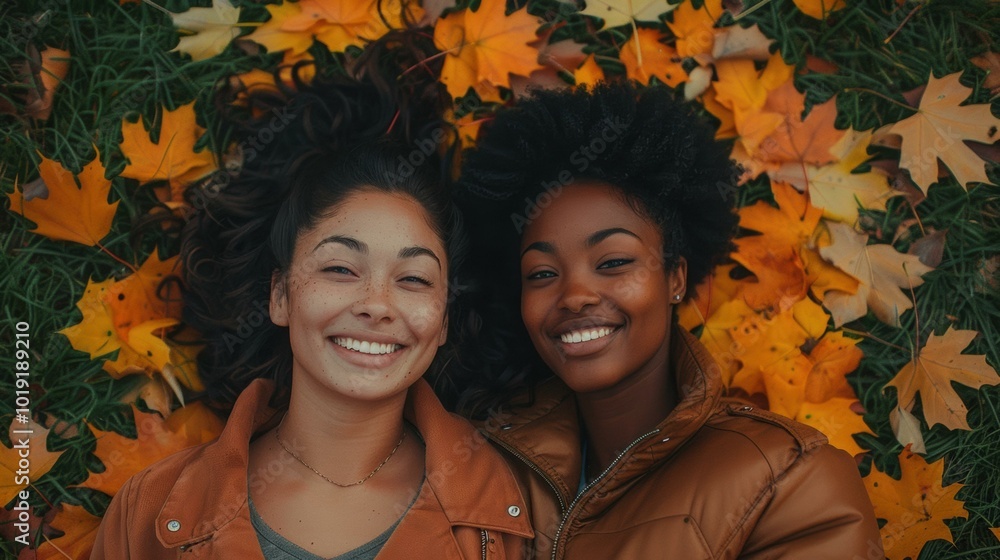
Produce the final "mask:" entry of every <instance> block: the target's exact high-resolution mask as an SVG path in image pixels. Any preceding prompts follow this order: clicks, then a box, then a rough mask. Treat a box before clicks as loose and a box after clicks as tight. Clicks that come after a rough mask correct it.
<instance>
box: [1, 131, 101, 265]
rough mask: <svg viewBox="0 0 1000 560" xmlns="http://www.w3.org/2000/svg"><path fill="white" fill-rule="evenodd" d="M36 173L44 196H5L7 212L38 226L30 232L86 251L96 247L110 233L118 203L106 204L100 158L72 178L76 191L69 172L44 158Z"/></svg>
mask: <svg viewBox="0 0 1000 560" xmlns="http://www.w3.org/2000/svg"><path fill="white" fill-rule="evenodd" d="M94 150H95V151H96V150H97V147H96V146H95V147H94ZM38 173H39V175H40V176H41V179H42V182H44V183H45V187H46V189H47V191H48V195H47V196H46V197H44V198H42V197H35V198H32V199H31V200H25V197H24V195H23V194H22V193H18V192H16V191H15V192H12V193H10V194H9V195H7V196H8V198H9V199H10V209H11V211H13V212H16V213H18V214H20V215H22V216H24V217H25V218H27V219H29V220H31V221H32V222H35V223H36V224H38V227H36V228H35V229H33V230H31V231H33V232H34V233H37V234H39V235H44V236H46V237H48V238H50V239H56V240H61V241H72V242H74V243H80V244H83V245H87V246H90V247H92V246H94V245H99V244H100V241H101V239H103V238H104V236H105V235H107V234H108V232H109V231H111V224H112V222H113V221H114V217H115V210H116V209H117V208H118V202H113V203H111V204H108V193H109V192H110V191H111V181H109V180H107V179H105V178H104V166H103V165H101V154H100V153H97V155H96V156H95V157H94V159H93V161H91V162H90V163H88V164H87V165H86V166H84V168H83V170H82V171H81V172H80V174H79V175H78V176H77V177H76V179H77V180H79V182H80V187H79V188H78V187H77V184H76V181H75V180H74V178H73V174H72V173H71V172H69V171H67V170H66V169H65V168H63V167H62V166H61V165H59V164H58V163H56V162H54V161H52V160H50V159H49V158H47V157H45V156H42V163H40V164H39V165H38Z"/></svg>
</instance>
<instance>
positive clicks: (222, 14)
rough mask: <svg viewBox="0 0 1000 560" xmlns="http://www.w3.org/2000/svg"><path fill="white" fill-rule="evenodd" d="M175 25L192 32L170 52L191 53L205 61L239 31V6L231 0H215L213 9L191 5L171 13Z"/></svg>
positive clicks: (193, 56) (222, 47) (223, 47)
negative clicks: (183, 10)
mask: <svg viewBox="0 0 1000 560" xmlns="http://www.w3.org/2000/svg"><path fill="white" fill-rule="evenodd" d="M170 19H172V20H173V22H174V27H176V28H177V29H179V30H181V31H186V32H188V33H190V34H191V35H189V36H186V37H181V39H180V41H179V42H178V43H177V46H176V47H174V48H173V50H171V51H170V52H181V53H184V54H187V55H190V56H191V58H192V59H194V60H206V59H209V58H212V57H213V56H215V55H217V54H219V53H221V52H222V51H224V50H225V49H226V46H228V45H229V43H230V42H231V41H232V40H233V39H235V38H236V37H237V36H239V34H240V29H239V27H237V24H238V23H239V21H240V9H239V8H234V7H233V5H232V4H230V3H229V0H212V7H211V8H191V9H189V10H188V11H186V12H183V13H180V14H174V13H171V14H170Z"/></svg>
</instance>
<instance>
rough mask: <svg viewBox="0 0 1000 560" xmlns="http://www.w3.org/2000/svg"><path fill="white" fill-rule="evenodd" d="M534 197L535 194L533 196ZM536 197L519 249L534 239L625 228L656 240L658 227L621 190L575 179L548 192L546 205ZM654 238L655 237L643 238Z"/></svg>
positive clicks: (568, 238) (577, 236)
mask: <svg viewBox="0 0 1000 560" xmlns="http://www.w3.org/2000/svg"><path fill="white" fill-rule="evenodd" d="M536 198H537V197H536ZM545 202H546V201H545V200H543V199H541V198H538V203H537V205H538V207H539V209H538V210H537V211H536V214H537V217H536V218H534V219H532V220H531V222H530V223H529V224H528V225H527V226H526V227H525V229H524V235H523V236H522V238H521V245H522V248H523V247H524V246H526V245H528V244H530V243H533V242H535V241H549V242H554V243H556V244H559V242H560V241H563V242H572V241H574V240H580V239H585V238H586V237H587V236H588V235H590V234H591V233H593V232H595V231H599V230H603V229H608V228H615V227H620V228H625V229H628V230H629V231H632V232H634V233H636V234H638V235H639V236H640V237H641V238H643V240H644V241H649V242H654V241H658V236H659V229H658V228H657V227H656V225H655V224H654V223H652V222H651V221H650V220H649V219H648V218H646V217H644V216H642V215H640V214H638V213H637V212H636V211H635V209H634V208H633V207H632V205H631V204H629V202H628V200H627V199H626V198H625V194H624V193H623V192H622V190H621V189H619V188H617V187H615V186H613V185H609V184H607V183H602V182H599V181H589V180H583V181H576V182H573V183H570V184H568V185H566V186H564V187H563V188H562V189H561V190H560V191H558V192H557V193H554V194H553V193H549V194H548V200H547V202H548V204H547V205H545V207H544V208H543V207H542V204H544V203H545ZM647 237H656V238H657V239H652V238H650V239H647Z"/></svg>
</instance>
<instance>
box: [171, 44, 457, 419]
mask: <svg viewBox="0 0 1000 560" xmlns="http://www.w3.org/2000/svg"><path fill="white" fill-rule="evenodd" d="M434 52H436V51H435V50H434V47H433V43H432V42H431V41H430V39H429V38H428V37H425V36H423V35H421V34H419V33H416V32H410V31H395V32H391V33H389V34H388V35H386V36H384V37H383V38H381V39H380V40H379V41H377V42H375V43H372V44H371V45H369V46H368V47H366V49H365V51H364V53H363V54H362V55H361V56H360V57H359V58H358V59H356V60H354V61H349V64H348V66H347V71H346V72H345V71H344V70H343V69H341V70H340V71H331V72H327V71H325V69H320V68H317V69H316V77H315V78H314V79H313V80H312V81H311V82H308V83H307V82H306V80H304V79H302V78H301V75H302V71H303V70H304V67H303V66H297V67H296V68H294V69H293V79H294V82H295V87H294V88H279V89H278V90H273V89H264V90H260V91H249V92H236V91H234V90H232V89H231V88H222V89H221V90H220V92H219V94H218V98H219V99H220V100H221V101H220V105H221V106H222V107H223V108H225V113H224V114H225V116H226V118H225V120H224V121H223V126H224V127H225V126H228V127H229V128H230V132H231V134H230V136H233V137H235V138H236V139H237V140H238V141H239V145H240V146H241V148H242V149H243V159H244V162H243V166H242V168H241V169H240V170H238V172H235V173H233V174H229V173H225V172H220V173H219V174H217V175H218V177H217V180H216V181H215V182H213V183H209V184H208V185H203V186H202V187H201V188H198V189H195V190H192V191H190V192H189V198H191V199H192V205H193V206H194V207H195V208H196V209H197V210H198V211H197V212H196V214H195V216H194V217H193V218H192V219H191V220H190V221H189V223H188V224H187V226H186V228H185V230H184V235H183V239H182V248H181V255H182V259H183V264H184V271H185V286H186V290H185V298H184V301H185V307H184V312H185V315H184V321H185V323H186V324H188V325H190V326H192V327H194V328H195V329H197V330H198V331H199V332H200V333H201V335H202V337H203V339H204V343H205V348H204V350H202V351H201V353H200V354H199V356H198V367H199V373H200V376H201V378H202V380H203V382H204V384H205V387H206V396H207V397H208V398H209V399H210V400H211V401H214V402H216V403H219V404H222V405H225V404H227V403H232V402H233V401H234V400H235V399H236V397H237V396H238V395H239V393H240V392H241V391H242V390H243V389H244V388H246V386H247V385H248V384H249V383H250V382H251V381H253V380H254V379H257V378H261V377H264V378H270V379H273V380H275V381H276V383H277V385H278V387H279V388H281V389H285V388H287V387H288V386H289V385H290V382H291V364H292V353H291V347H290V344H289V339H288V332H287V329H286V328H282V327H277V326H275V325H274V324H273V323H271V321H270V319H269V318H268V316H267V311H268V302H269V299H270V284H271V278H272V274H273V273H274V272H275V271H278V272H283V271H285V270H286V269H287V268H288V266H289V264H290V261H291V255H292V252H293V250H294V244H295V239H296V238H297V236H298V235H299V234H300V232H303V231H305V230H307V229H309V228H310V227H312V226H313V225H315V224H316V223H317V222H318V221H319V220H321V219H322V218H323V217H325V216H327V215H329V213H330V212H331V211H333V209H335V208H336V206H337V205H338V204H340V203H341V202H343V200H344V199H345V198H346V197H347V196H349V195H350V194H352V193H354V192H357V191H358V190H362V189H373V190H377V191H381V192H389V193H402V194H405V195H407V196H410V197H412V198H413V199H414V200H416V201H417V202H418V203H420V204H421V206H422V207H423V208H424V210H425V211H426V212H427V215H428V217H429V219H430V222H431V223H432V224H433V225H434V227H435V230H436V233H437V234H438V235H439V236H440V238H441V240H442V242H443V244H444V245H445V248H446V251H447V255H448V258H449V273H450V274H449V276H450V277H449V286H453V285H460V282H459V281H457V280H456V276H457V275H458V274H459V271H460V270H461V266H460V264H461V260H462V255H463V253H464V252H465V247H464V245H465V236H464V234H463V233H462V220H461V218H460V214H459V213H458V211H457V209H456V208H455V206H454V204H453V203H452V201H451V199H450V196H449V193H448V190H447V188H446V184H445V181H446V180H447V178H448V170H449V169H450V161H449V160H450V157H449V154H450V153H452V152H453V151H454V148H453V147H449V146H451V142H452V141H451V138H453V137H454V135H452V134H450V130H449V128H448V125H447V124H445V123H444V122H443V120H442V118H441V117H442V115H443V111H444V108H445V107H446V104H447V102H448V98H447V97H446V94H445V93H444V90H443V89H442V86H441V84H440V83H439V82H438V81H437V79H436V77H437V72H438V71H439V70H440V68H439V67H434V65H433V64H431V65H425V64H423V61H424V59H426V58H427V57H428V56H430V55H431V54H433V53H434ZM417 65H421V66H420V68H419V70H418V71H413V72H410V70H411V69H413V68H416V67H417ZM229 83H231V82H229ZM236 93H240V94H241V95H245V96H246V97H245V98H244V99H243V103H242V106H243V107H244V110H243V112H242V113H240V112H236V111H232V110H230V102H231V101H232V99H233V98H234V97H235V94H236ZM441 144H445V146H444V148H445V149H443V150H442V149H441V148H442V146H441ZM442 152H444V154H445V155H444V157H441V155H440V154H441V153H442ZM449 293H451V294H454V293H456V292H455V290H450V292H449ZM452 307H456V308H457V306H449V312H451V309H452ZM462 324H463V321H461V320H449V325H450V331H456V330H457V329H460V328H461V325H462ZM461 338H462V337H461V335H460V333H458V332H449V342H451V341H452V340H453V339H454V340H455V341H457V340H460V339H461ZM452 353H453V345H446V346H445V347H444V348H442V349H440V350H439V352H438V355H437V357H436V358H435V362H434V364H432V367H431V371H429V372H428V375H429V377H430V378H431V381H432V383H436V384H440V383H439V380H438V377H439V376H440V372H442V371H443V370H444V367H443V366H444V364H445V363H446V362H447V361H449V359H450V356H451V354H452ZM279 393H284V391H279ZM278 399H279V400H280V399H281V397H280V396H279V397H278Z"/></svg>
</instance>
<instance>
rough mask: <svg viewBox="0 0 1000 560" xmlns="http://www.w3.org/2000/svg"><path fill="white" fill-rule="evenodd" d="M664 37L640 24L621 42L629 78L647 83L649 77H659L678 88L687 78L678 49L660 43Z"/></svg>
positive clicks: (622, 59)
mask: <svg viewBox="0 0 1000 560" xmlns="http://www.w3.org/2000/svg"><path fill="white" fill-rule="evenodd" d="M662 38H663V36H662V35H660V32H659V31H656V30H655V29H648V28H645V27H640V28H638V29H636V32H635V34H634V35H632V38H631V39H629V40H628V42H627V43H625V44H624V45H622V48H621V51H620V52H619V53H618V57H619V58H620V59H621V61H622V64H624V65H625V71H626V73H627V74H628V77H629V78H631V79H633V80H636V81H638V82H641V83H643V84H648V83H649V80H650V78H652V77H653V76H656V78H657V79H658V80H660V81H661V82H663V83H665V84H667V85H668V86H670V87H677V86H678V85H680V84H682V83H683V82H684V81H685V80H687V77H688V75H687V72H685V71H684V68H683V67H682V66H681V61H680V58H678V56H677V51H676V50H675V49H674V48H673V47H671V46H670V45H664V44H663V43H661V42H660V39H662Z"/></svg>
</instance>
